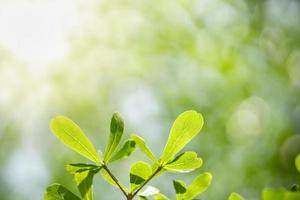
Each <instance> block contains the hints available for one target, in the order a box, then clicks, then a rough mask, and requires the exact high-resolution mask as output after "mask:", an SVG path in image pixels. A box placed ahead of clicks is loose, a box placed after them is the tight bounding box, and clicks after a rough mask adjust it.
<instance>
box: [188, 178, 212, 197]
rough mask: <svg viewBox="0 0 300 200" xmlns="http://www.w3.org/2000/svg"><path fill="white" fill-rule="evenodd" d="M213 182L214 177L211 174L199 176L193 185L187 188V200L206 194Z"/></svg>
mask: <svg viewBox="0 0 300 200" xmlns="http://www.w3.org/2000/svg"><path fill="white" fill-rule="evenodd" d="M211 180H212V175H211V174H210V173H203V174H200V175H199V176H197V177H196V178H195V179H194V180H193V182H192V183H191V185H190V186H189V187H188V188H187V192H186V194H185V200H189V199H192V198H194V197H196V196H197V195H199V194H200V193H202V192H204V191H205V190H206V189H207V188H208V186H209V185H210V183H211Z"/></svg>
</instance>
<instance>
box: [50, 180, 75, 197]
mask: <svg viewBox="0 0 300 200" xmlns="http://www.w3.org/2000/svg"><path fill="white" fill-rule="evenodd" d="M44 200H80V198H79V197H77V196H76V195H75V194H73V193H72V192H70V191H69V190H68V189H67V188H65V187H64V186H62V185H60V184H58V183H55V184H52V185H50V186H49V187H48V188H47V191H46V193H45V195H44Z"/></svg>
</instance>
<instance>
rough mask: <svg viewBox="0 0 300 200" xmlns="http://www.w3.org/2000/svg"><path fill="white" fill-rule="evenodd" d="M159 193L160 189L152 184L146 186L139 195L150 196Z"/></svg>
mask: <svg viewBox="0 0 300 200" xmlns="http://www.w3.org/2000/svg"><path fill="white" fill-rule="evenodd" d="M158 193H159V189H157V188H156V187H153V186H151V185H149V186H146V187H145V189H143V190H142V191H140V192H139V193H138V196H143V197H150V196H153V195H156V194H158Z"/></svg>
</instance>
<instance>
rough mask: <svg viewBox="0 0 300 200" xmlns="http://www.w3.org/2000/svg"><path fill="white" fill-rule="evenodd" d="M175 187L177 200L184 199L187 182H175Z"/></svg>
mask: <svg viewBox="0 0 300 200" xmlns="http://www.w3.org/2000/svg"><path fill="white" fill-rule="evenodd" d="M173 186H174V189H175V192H176V199H179V200H181V199H184V195H185V193H186V191H187V189H186V184H185V182H183V181H182V180H174V181H173Z"/></svg>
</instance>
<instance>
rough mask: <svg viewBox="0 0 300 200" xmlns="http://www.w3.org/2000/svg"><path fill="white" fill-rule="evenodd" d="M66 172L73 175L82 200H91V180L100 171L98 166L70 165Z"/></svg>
mask: <svg viewBox="0 0 300 200" xmlns="http://www.w3.org/2000/svg"><path fill="white" fill-rule="evenodd" d="M67 170H68V171H69V172H70V173H72V174H74V177H75V182H76V184H77V187H78V189H79V191H80V194H81V196H82V198H83V199H84V200H93V178H94V176H95V174H96V173H98V171H99V170H100V167H99V166H95V165H89V164H82V163H79V164H70V165H68V166H67Z"/></svg>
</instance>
